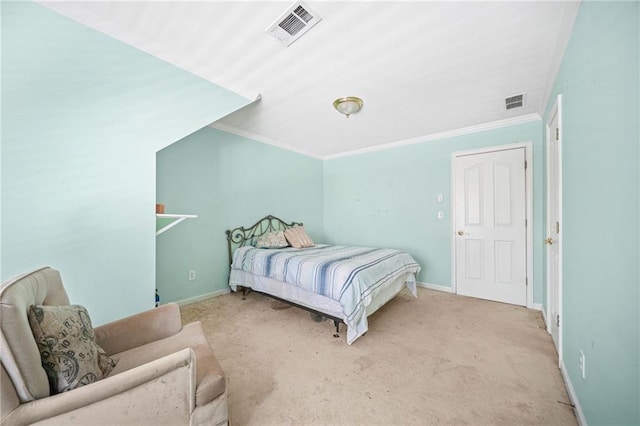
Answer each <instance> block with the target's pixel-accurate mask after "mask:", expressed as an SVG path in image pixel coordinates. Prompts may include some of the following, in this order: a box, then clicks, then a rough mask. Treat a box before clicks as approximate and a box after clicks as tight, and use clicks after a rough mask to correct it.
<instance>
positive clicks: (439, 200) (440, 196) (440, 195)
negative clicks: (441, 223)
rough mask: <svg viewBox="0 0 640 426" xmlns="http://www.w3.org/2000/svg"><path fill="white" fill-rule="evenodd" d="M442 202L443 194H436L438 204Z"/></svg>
mask: <svg viewBox="0 0 640 426" xmlns="http://www.w3.org/2000/svg"><path fill="white" fill-rule="evenodd" d="M443 200H444V195H443V194H438V202H439V203H441V202H442V201H443ZM440 219H442V218H440Z"/></svg>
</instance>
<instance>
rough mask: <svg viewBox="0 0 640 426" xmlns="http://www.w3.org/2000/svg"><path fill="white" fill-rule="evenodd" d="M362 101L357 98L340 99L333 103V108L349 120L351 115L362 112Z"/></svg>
mask: <svg viewBox="0 0 640 426" xmlns="http://www.w3.org/2000/svg"><path fill="white" fill-rule="evenodd" d="M362 104H363V102H362V99H360V98H357V97H355V96H347V97H344V98H338V99H336V100H335V101H333V107H334V108H335V109H336V110H337V111H338V112H339V113H340V114H344V115H346V116H347V118H349V116H350V115H351V114H354V113H356V112H358V111H360V108H362Z"/></svg>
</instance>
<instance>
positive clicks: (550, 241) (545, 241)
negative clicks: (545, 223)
mask: <svg viewBox="0 0 640 426" xmlns="http://www.w3.org/2000/svg"><path fill="white" fill-rule="evenodd" d="M553 242H554V241H553V238H551V237H549V238H547V239H546V240H544V243H545V244H548V245H551V244H553Z"/></svg>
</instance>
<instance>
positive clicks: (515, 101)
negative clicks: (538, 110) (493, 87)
mask: <svg viewBox="0 0 640 426" xmlns="http://www.w3.org/2000/svg"><path fill="white" fill-rule="evenodd" d="M524 95H525V94H524V93H521V94H519V95H513V96H509V97H508V98H505V100H504V103H505V106H506V108H507V110H510V109H514V108H520V107H523V106H524V100H525V96H524Z"/></svg>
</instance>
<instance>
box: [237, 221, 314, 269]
mask: <svg viewBox="0 0 640 426" xmlns="http://www.w3.org/2000/svg"><path fill="white" fill-rule="evenodd" d="M294 226H302V222H291V223H287V222H285V221H283V220H282V219H279V218H277V217H275V216H271V215H268V216H265V217H263V218H262V219H260V220H259V221H257V222H256V223H255V224H254V225H252V226H250V227H248V228H245V227H244V226H239V227H237V228H235V229H230V230H227V231H226V234H227V246H228V249H229V265H231V263H232V262H233V252H234V251H235V249H237V248H239V247H244V246H246V245H251V246H252V245H254V244H255V243H256V241H257V240H258V238H259V237H260V236H262V235H264V234H266V233H268V232H277V231H281V230H284V229H288V228H292V227H294Z"/></svg>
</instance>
